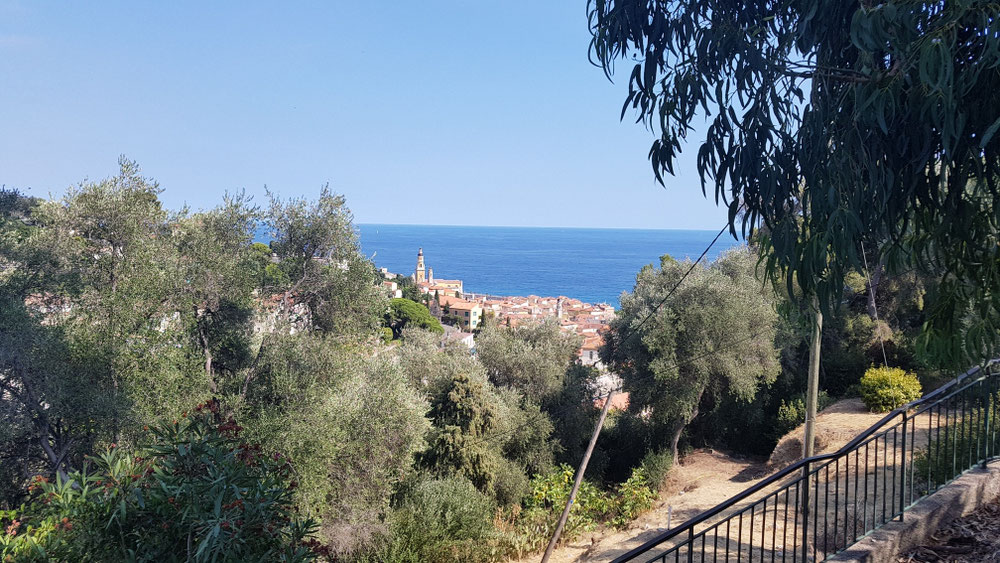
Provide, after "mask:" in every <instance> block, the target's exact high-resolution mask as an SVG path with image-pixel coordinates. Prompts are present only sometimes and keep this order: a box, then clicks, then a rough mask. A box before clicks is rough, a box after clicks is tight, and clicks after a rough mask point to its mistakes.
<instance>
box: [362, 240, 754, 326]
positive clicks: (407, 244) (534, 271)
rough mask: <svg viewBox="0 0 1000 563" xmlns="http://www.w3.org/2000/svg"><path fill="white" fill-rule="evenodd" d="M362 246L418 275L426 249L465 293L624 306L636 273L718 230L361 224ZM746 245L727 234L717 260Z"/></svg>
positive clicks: (378, 259)
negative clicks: (623, 298)
mask: <svg viewBox="0 0 1000 563" xmlns="http://www.w3.org/2000/svg"><path fill="white" fill-rule="evenodd" d="M358 229H359V232H360V239H361V249H362V252H363V253H364V254H365V255H366V256H368V257H369V258H372V259H373V260H374V262H375V264H376V265H377V266H379V267H384V268H387V269H388V270H389V271H391V272H395V273H398V274H403V275H410V274H412V273H413V271H414V268H415V266H416V254H417V249H418V248H423V249H424V253H425V255H426V257H427V260H428V263H429V264H430V265H431V266H432V267H433V268H434V271H435V275H437V276H438V277H441V278H456V279H461V280H463V281H464V291H465V292H466V293H475V294H477V295H490V296H496V297H527V296H531V295H536V296H540V297H558V296H560V295H562V296H566V297H570V298H573V299H579V300H580V301H583V302H585V303H592V304H599V303H607V304H610V305H614V306H616V307H617V306H618V302H619V296H620V295H621V293H622V292H623V291H631V289H632V287H633V285H634V282H635V275H636V274H637V273H638V272H639V270H640V269H641V268H642V267H643V266H644V265H646V264H659V258H660V256H661V255H663V254H670V255H671V256H673V257H675V258H677V259H684V258H691V259H694V258H697V257H698V255H699V254H701V252H702V251H703V250H704V249H705V247H706V246H708V244H709V242H711V240H712V238H714V237H715V235H716V234H717V232H718V231H702V230H697V231H693V230H680V229H603V228H601V229H598V228H594V229H591V228H579V227H464V226H451V225H448V226H443V225H386V224H370V223H365V224H360V225H358ZM737 244H738V243H737V242H736V241H734V240H733V239H732V238H731V237H728V236H723V237H722V238H720V239H719V241H718V242H717V243H716V244H715V246H714V247H713V248H712V251H711V252H710V253H709V255H708V259H709V260H714V259H715V257H716V256H718V254H719V253H721V252H722V251H724V250H726V249H728V248H731V247H733V246H736V245H737Z"/></svg>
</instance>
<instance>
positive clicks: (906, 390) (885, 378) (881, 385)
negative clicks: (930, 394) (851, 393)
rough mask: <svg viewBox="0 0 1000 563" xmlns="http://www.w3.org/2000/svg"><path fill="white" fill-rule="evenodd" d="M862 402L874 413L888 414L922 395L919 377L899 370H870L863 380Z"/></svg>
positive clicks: (883, 368) (881, 368)
mask: <svg viewBox="0 0 1000 563" xmlns="http://www.w3.org/2000/svg"><path fill="white" fill-rule="evenodd" d="M859 390H860V391H861V400H862V401H864V403H865V406H866V407H868V410H870V411H872V412H888V411H891V410H892V409H894V408H897V407H901V406H903V405H905V404H906V403H909V402H910V401H913V400H915V399H919V398H920V395H921V388H920V381H919V380H918V379H917V376H915V375H913V374H912V373H907V372H905V371H903V370H902V369H899V368H890V367H880V368H874V367H873V368H869V369H868V371H866V372H865V375H864V376H863V377H862V378H861V384H860V387H859Z"/></svg>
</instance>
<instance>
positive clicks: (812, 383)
mask: <svg viewBox="0 0 1000 563" xmlns="http://www.w3.org/2000/svg"><path fill="white" fill-rule="evenodd" d="M813 307H814V308H815V313H816V317H815V322H814V323H813V331H812V343H811V344H810V346H809V385H808V387H807V388H806V436H805V441H804V442H803V443H802V457H803V458H807V457H812V456H813V453H814V452H813V447H814V444H815V441H816V411H817V402H818V395H819V352H820V343H821V341H822V335H823V312H822V311H821V310H820V308H819V300H818V299H816V298H815V297H814V298H813Z"/></svg>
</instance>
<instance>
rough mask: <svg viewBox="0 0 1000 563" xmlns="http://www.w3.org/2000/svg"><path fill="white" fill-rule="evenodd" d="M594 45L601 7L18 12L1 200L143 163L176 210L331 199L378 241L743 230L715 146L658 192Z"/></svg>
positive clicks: (2, 113) (154, 7)
mask: <svg viewBox="0 0 1000 563" xmlns="http://www.w3.org/2000/svg"><path fill="white" fill-rule="evenodd" d="M588 40H589V34H588V31H587V20H586V0H572V1H563V0H558V1H555V0H554V1H544V2H540V1H538V0H531V1H512V0H505V1H489V2H487V1H476V0H465V1H450V2H449V1H428V2H410V1H405V2H404V1H395V2H316V3H312V4H309V3H305V2H287V3H286V2H280V3H279V2H268V3H242V2H241V3H236V2H233V3H222V2H159V3H154V2H135V1H132V2H99V3H97V2H59V3H55V2H36V1H29V0H0V183H2V184H5V185H6V186H7V187H15V188H19V189H24V190H28V189H30V192H29V193H32V194H35V195H40V196H45V195H48V194H49V193H60V192H62V191H63V190H64V189H65V188H66V187H67V186H69V185H71V184H74V183H76V182H79V181H80V180H83V179H85V178H90V179H99V178H102V177H105V176H108V175H111V174H113V173H114V172H115V171H116V167H117V159H118V155H119V154H125V155H127V156H128V157H130V158H132V159H135V160H137V161H138V162H139V164H140V165H141V166H142V168H143V171H144V173H145V174H146V175H148V176H152V177H153V178H155V179H156V180H158V181H159V182H160V184H161V186H162V187H163V188H164V189H165V192H164V194H163V199H164V200H165V202H166V203H167V205H168V206H170V207H174V208H176V207H179V206H180V205H182V204H184V203H187V204H190V205H191V206H192V207H195V208H199V207H210V206H212V205H214V204H215V203H216V202H218V201H219V200H220V198H221V195H222V194H223V193H224V192H225V191H227V190H229V191H232V190H238V189H246V190H247V191H248V192H249V193H251V194H255V197H256V198H257V201H260V200H261V199H262V198H263V192H264V190H263V187H264V185H267V186H268V187H269V188H270V189H272V190H274V191H276V192H277V193H279V194H282V195H286V196H291V195H306V196H312V195H315V194H316V193H317V192H318V190H319V187H320V186H321V185H322V184H323V183H325V182H329V183H330V184H331V186H332V187H333V189H334V190H335V191H337V192H340V193H343V194H344V195H345V196H346V197H347V202H348V205H349V206H350V208H351V209H352V210H353V211H354V215H355V220H356V221H357V222H362V223H416V224H483V225H530V226H581V227H637V228H705V229H716V228H719V227H721V225H722V224H723V223H724V221H725V214H724V212H723V211H722V210H720V209H718V208H716V206H715V204H714V199H713V200H706V199H705V198H704V197H703V196H702V194H701V190H700V187H699V183H698V181H697V177H696V172H695V168H694V153H695V147H694V146H691V147H689V149H688V152H689V154H685V156H684V160H683V162H682V163H681V166H680V173H681V174H680V176H679V177H677V178H675V179H671V180H670V181H669V182H668V187H667V189H663V188H660V187H659V186H657V185H656V184H655V183H654V182H653V175H652V171H651V169H650V166H649V163H648V162H647V160H646V152H647V150H648V148H649V143H650V141H651V140H652V137H651V133H649V132H648V131H646V130H644V129H643V128H642V127H641V126H640V125H635V124H633V123H631V122H630V121H628V120H626V122H625V123H619V121H618V115H619V110H620V107H621V103H622V101H623V100H624V96H625V93H626V91H625V88H626V86H625V84H624V82H625V79H626V78H627V76H628V71H629V69H628V68H626V67H622V71H621V73H620V76H619V77H618V83H617V84H611V83H610V82H608V81H607V79H606V78H605V77H604V75H603V73H602V72H601V71H600V69H598V68H596V67H593V66H591V65H590V64H589V62H588V60H587V45H588Z"/></svg>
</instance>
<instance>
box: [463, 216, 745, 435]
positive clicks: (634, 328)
mask: <svg viewBox="0 0 1000 563" xmlns="http://www.w3.org/2000/svg"><path fill="white" fill-rule="evenodd" d="M728 228H729V224H728V223H727V224H726V225H724V226H723V227H722V228H721V229H719V232H718V233H717V234H716V235H715V238H713V239H712V242H710V243H708V246H707V247H705V250H703V251H702V252H701V254H700V255H699V256H698V258H697V259H696V260H695V261H694V262H692V263H691V266H689V267H688V269H687V270H686V271H685V272H684V275H682V276H681V278H680V279H679V280H677V283H675V284H674V285H673V287H671V288H670V290H669V291H668V292H667V295H666V296H664V298H663V299H661V300H660V302H659V303H657V304H656V306H655V307H653V310H652V311H650V312H649V313H648V314H646V316H645V317H643V319H642V320H641V321H640V322H639V324H637V325H635V326H632V327H630V328H629V331H628V332H626V333H625V336H623V337H622V339H621V340H622V342H625V341H627V340H628V339H629V338H631V337H632V336H634V335H635V334H637V333H638V332H639V329H640V328H642V327H643V326H644V325H645V324H646V323H647V322H649V320H650V319H651V318H653V316H654V315H656V313H658V312H659V310H660V308H661V307H663V306H664V305H665V304H666V303H667V301H668V300H669V299H670V298H671V297H672V296H673V294H674V293H676V292H677V289H678V288H679V287H680V286H681V284H682V283H684V280H685V279H687V277H688V276H689V275H690V274H691V272H692V271H694V269H695V268H696V267H697V266H698V264H699V263H700V262H701V261H702V260H703V259H704V258H705V256H706V255H708V252H709V251H710V250H711V249H712V247H713V246H715V243H716V242H718V241H719V238H720V237H721V236H722V233H724V232H726V230H727V229H728ZM757 336H758V335H757V334H753V335H751V336H750V337H748V338H745V339H743V340H741V341H740V342H737V343H735V344H741V343H742V342H743V341H746V340H750V339H752V338H755V337H757ZM735 344H734V345H735ZM720 351H721V350H714V351H712V352H709V353H707V354H703V355H700V356H696V357H694V358H688V359H687V360H685V361H681V362H675V363H674V365H673V366H671V367H680V366H682V365H685V364H686V363H690V362H695V361H697V360H700V359H703V358H706V357H708V356H712V355H714V354H717V353H719V352H720ZM651 377H652V375H650V376H645V377H643V378H640V379H639V380H638V381H641V380H642V379H646V378H651ZM636 381H637V380H635V379H633V383H635V382H636ZM621 389H622V388H621V387H618V388H617V389H613V390H611V391H610V392H609V393H608V394H606V395H601V396H598V397H595V399H605V400H609V399H610V397H611V396H612V395H614V394H615V393H618V392H620V391H621ZM575 408H577V406H576V405H571V406H567V407H564V408H563V409H560V410H557V411H552V412H549V413H547V414H548V415H550V416H552V415H561V414H565V413H567V412H569V411H570V410H572V409H575ZM533 422H534V421H531V422H526V423H524V424H520V425H518V426H515V427H514V428H511V429H508V430H506V431H504V432H499V433H496V434H492V435H490V436H487V437H485V438H481V439H479V440H477V441H473V442H471V443H472V444H479V443H489V442H492V441H494V440H496V439H497V438H502V437H506V436H508V435H513V434H514V433H516V432H517V431H519V430H521V429H523V428H525V427H527V426H530V425H531V424H532V423H533Z"/></svg>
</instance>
